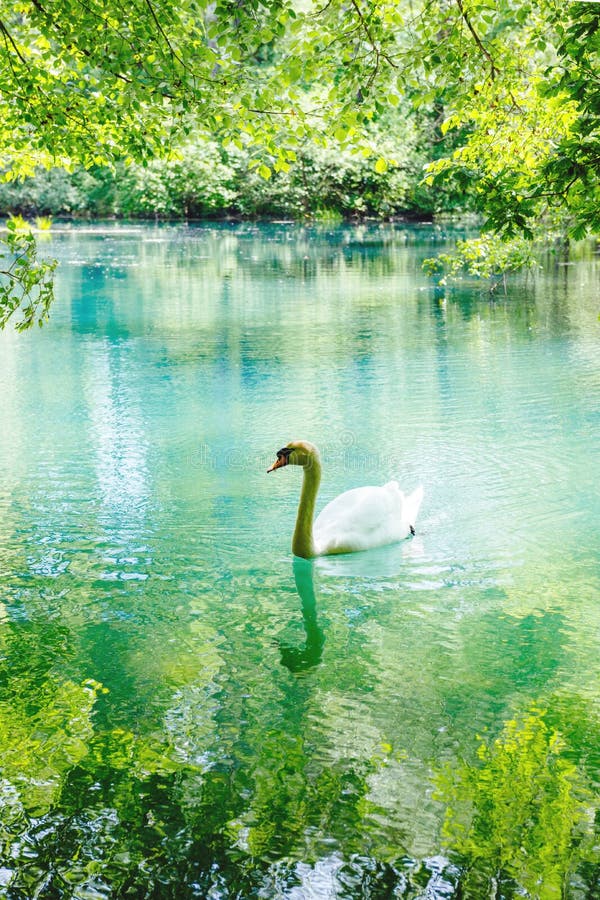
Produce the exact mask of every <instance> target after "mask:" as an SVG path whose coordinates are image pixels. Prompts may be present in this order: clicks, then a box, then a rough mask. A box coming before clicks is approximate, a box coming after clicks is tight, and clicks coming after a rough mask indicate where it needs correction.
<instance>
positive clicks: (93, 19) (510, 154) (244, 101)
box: [0, 0, 600, 320]
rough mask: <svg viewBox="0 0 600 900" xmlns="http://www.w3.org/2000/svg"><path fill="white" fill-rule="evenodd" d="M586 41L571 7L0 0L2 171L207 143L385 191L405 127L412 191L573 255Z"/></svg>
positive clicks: (590, 131) (592, 120) (351, 0)
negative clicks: (412, 144)
mask: <svg viewBox="0 0 600 900" xmlns="http://www.w3.org/2000/svg"><path fill="white" fill-rule="evenodd" d="M599 26H600V5H599V4H598V3H594V2H579V0H574V2H571V3H569V4H567V6H566V7H565V5H564V4H559V3H558V2H557V0H539V2H533V0H525V2H521V0H502V2H500V3H496V4H490V3H489V2H488V0H442V2H440V3H431V2H430V0H419V2H413V0H400V2H397V0H369V2H365V0H329V2H327V0H315V2H312V0H307V2H299V0H262V2H261V0H249V2H243V3H240V2H236V0H217V2H216V3H215V2H208V0H178V2H174V0H133V2H132V3H129V4H127V5H123V4H122V3H120V2H117V0H102V2H100V0H53V2H52V3H51V4H50V3H49V2H47V0H20V2H17V3H9V2H8V0H0V121H1V122H2V125H1V126H0V157H1V163H0V165H1V167H2V171H3V177H4V179H14V178H20V177H24V176H27V175H28V174H31V173H32V172H33V171H34V170H35V169H36V167H39V166H40V165H41V166H56V165H61V166H64V167H67V168H68V167H72V166H73V165H75V164H83V165H85V166H90V165H94V164H106V163H114V162H116V161H118V160H121V161H122V160H125V161H127V160H132V161H133V160H135V161H138V162H139V161H142V162H143V161H145V160H148V159H151V158H153V157H156V156H164V155H165V154H168V153H172V152H175V151H176V149H177V146H178V144H179V143H180V142H181V141H182V139H184V138H185V137H186V136H187V135H189V134H190V133H193V134H196V135H197V134H202V133H204V134H210V135H212V136H218V137H219V139H220V140H222V141H224V142H231V143H232V144H234V145H237V146H238V147H240V148H244V149H245V150H246V151H249V152H250V156H251V161H250V165H251V166H254V167H256V169H257V171H258V172H259V174H260V175H261V176H262V177H263V178H265V179H269V178H271V176H272V175H273V173H278V172H282V171H283V172H287V171H288V170H289V168H290V167H291V166H293V165H294V163H295V160H296V158H297V153H298V149H299V148H301V147H303V146H305V145H306V144H307V142H311V143H316V144H325V143H326V142H327V140H328V139H334V140H335V141H337V142H338V143H340V144H341V145H342V146H343V147H344V146H346V147H351V148H353V149H354V150H355V151H356V152H357V153H362V154H363V155H364V156H365V157H366V158H368V159H370V160H371V161H372V164H373V167H374V168H375V170H376V171H378V172H383V171H385V170H386V169H387V168H388V167H390V166H392V167H393V166H396V165H398V164H401V162H402V160H398V159H396V158H395V157H394V154H393V153H390V151H389V147H386V148H382V147H381V146H379V143H378V142H379V139H380V137H381V134H382V131H381V130H379V132H377V131H373V129H372V127H371V126H372V124H373V123H374V122H377V120H379V119H381V117H382V116H389V115H397V116H404V117H406V116H409V115H415V116H419V117H421V120H422V121H424V122H425V123H426V124H427V127H428V128H429V130H430V132H431V134H432V136H433V141H434V144H435V146H436V151H435V153H434V154H433V156H434V157H435V158H432V160H431V162H430V164H429V166H428V167H427V171H426V172H425V173H424V175H425V177H426V178H427V179H429V180H430V181H437V180H441V179H445V178H448V177H449V176H450V177H452V178H454V179H456V180H457V182H458V183H459V184H462V185H463V186H465V187H469V189H470V190H471V191H472V193H473V195H474V198H475V205H476V206H477V208H478V209H479V210H480V211H481V212H482V213H483V214H484V215H485V217H486V220H487V221H486V225H487V227H489V228H491V229H492V230H494V231H495V232H497V233H498V234H500V235H502V236H512V235H514V234H517V233H523V234H524V235H525V236H527V237H530V236H532V235H533V233H534V231H535V226H536V223H539V221H540V219H541V218H542V217H546V218H548V220H552V221H556V220H559V222H560V224H561V226H563V227H564V228H566V229H567V230H569V231H570V233H571V234H572V235H574V236H576V237H580V236H583V235H584V234H585V233H586V232H588V231H592V232H597V231H600V212H599V210H600V205H599V204H598V180H599V177H600V129H599V125H598V123H599V112H600V91H599V90H598V84H599V78H600V64H599V59H600V57H599V55H598V49H599V48H600V30H599ZM12 249H13V251H14V250H15V248H14V247H13V248H12ZM23 258H25V259H28V258H29V257H28V254H27V253H25V255H24V257H23ZM2 268H3V269H4V273H5V275H6V274H8V278H9V281H11V280H12V281H13V282H14V281H15V272H14V270H11V269H10V268H8V267H6V266H3V267H2ZM17 280H18V279H17ZM33 318H35V316H34V317H32V320H33Z"/></svg>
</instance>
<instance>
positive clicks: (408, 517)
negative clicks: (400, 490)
mask: <svg viewBox="0 0 600 900" xmlns="http://www.w3.org/2000/svg"><path fill="white" fill-rule="evenodd" d="M422 501H423V486H422V485H419V487H418V488H415V490H414V491H413V492H412V494H409V495H408V497H404V504H403V506H402V519H403V521H404V522H408V524H409V525H413V526H414V524H415V522H416V521H417V516H418V515H419V509H420V508H421V503H422Z"/></svg>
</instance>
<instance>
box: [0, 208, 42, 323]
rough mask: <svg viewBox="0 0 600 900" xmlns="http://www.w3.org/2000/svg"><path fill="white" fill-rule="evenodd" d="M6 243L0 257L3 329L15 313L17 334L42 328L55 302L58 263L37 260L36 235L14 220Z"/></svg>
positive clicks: (0, 294) (0, 304)
mask: <svg viewBox="0 0 600 900" xmlns="http://www.w3.org/2000/svg"><path fill="white" fill-rule="evenodd" d="M4 243H5V246H6V248H7V250H8V253H6V252H5V253H2V254H0V265H1V266H2V268H0V328H4V326H5V325H6V323H7V322H8V321H9V319H11V318H12V317H13V316H15V315H16V314H20V318H18V319H17V321H16V322H15V328H16V329H17V331H23V330H25V329H26V328H30V327H31V325H33V324H34V323H36V322H37V324H38V325H42V324H43V322H44V321H45V320H46V319H47V318H48V312H49V309H50V304H51V303H52V300H53V299H54V282H53V274H54V270H55V268H56V262H55V261H53V260H50V261H48V260H38V257H37V245H36V240H35V237H34V235H33V233H32V232H31V230H28V229H26V228H23V226H22V224H21V223H20V222H18V221H15V219H9V221H8V222H7V225H6V237H5V239H4ZM4 260H6V262H3V261H4Z"/></svg>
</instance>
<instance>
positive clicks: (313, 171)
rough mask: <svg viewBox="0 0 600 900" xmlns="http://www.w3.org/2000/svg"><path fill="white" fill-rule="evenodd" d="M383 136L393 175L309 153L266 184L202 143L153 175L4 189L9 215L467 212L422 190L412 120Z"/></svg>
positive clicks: (340, 150)
mask: <svg viewBox="0 0 600 900" xmlns="http://www.w3.org/2000/svg"><path fill="white" fill-rule="evenodd" d="M377 128H378V133H377V134H376V135H374V137H375V138H376V142H377V146H378V150H379V152H383V153H384V154H385V155H386V156H387V158H389V159H390V160H392V163H391V164H390V165H389V166H388V168H387V169H386V170H385V171H377V170H376V167H375V165H374V158H372V157H367V158H365V157H364V156H363V155H358V154H356V153H353V152H352V149H351V148H349V147H342V146H340V145H339V144H337V145H336V144H335V143H333V144H331V145H330V146H328V147H327V148H322V147H316V146H314V145H310V146H307V147H306V148H305V149H303V150H302V151H300V152H299V153H298V155H297V162H296V164H295V165H293V166H292V167H291V168H290V170H289V171H288V172H283V171H281V172H275V171H273V172H272V174H271V177H270V178H268V179H265V178H264V177H262V176H261V175H260V174H259V172H258V171H257V169H255V168H252V167H251V165H250V162H251V157H250V153H249V152H248V151H245V150H240V149H238V148H237V147H228V148H227V149H225V148H224V147H222V146H220V145H219V144H218V143H216V142H215V141H211V140H198V141H196V142H190V143H189V144H187V145H186V146H184V147H183V148H181V149H180V150H178V151H177V153H176V154H175V153H174V154H173V155H172V156H171V157H170V158H166V159H160V160H154V161H153V162H151V163H150V164H149V165H147V166H141V165H130V166H125V165H124V164H120V165H118V166H116V167H115V168H114V169H112V170H111V169H107V168H94V169H89V170H85V169H77V170H75V171H74V172H72V173H68V172H66V171H64V170H62V169H52V170H50V171H45V170H39V172H38V173H37V174H36V175H35V177H33V178H28V179H26V180H25V181H23V182H20V183H14V182H13V183H8V184H0V214H5V215H6V214H15V213H19V214H21V215H24V216H32V215H55V216H56V215H74V216H87V217H94V218H102V217H108V216H118V217H122V218H128V219H132V218H143V219H148V218H160V219H198V218H205V217H210V216H223V215H233V216H244V217H264V216H270V217H274V216H285V217H293V218H303V217H307V216H308V217H313V216H317V217H319V216H329V215H332V214H333V215H339V216H343V217H345V218H361V217H365V216H376V217H388V216H394V215H401V214H407V213H408V214H414V215H417V216H418V215H429V214H431V213H435V212H438V211H441V210H444V209H448V208H451V207H456V206H457V205H458V206H460V205H461V204H462V205H463V206H464V197H463V198H461V197H460V196H459V197H458V198H457V196H455V195H454V194H456V190H454V194H453V193H452V190H451V189H450V188H449V189H448V190H447V191H446V192H445V193H443V192H440V190H439V188H438V189H436V190H435V191H434V190H432V189H431V188H430V187H428V186H427V185H424V184H423V180H422V174H423V167H424V165H425V163H426V162H427V160H428V159H429V158H431V147H430V141H429V138H426V139H424V132H423V130H419V129H418V128H417V127H416V126H415V122H414V120H413V119H409V118H402V117H400V116H398V117H397V118H396V119H395V120H394V121H393V122H391V123H389V125H388V126H387V127H386V126H385V125H383V124H381V123H380V124H379V125H378V126H377Z"/></svg>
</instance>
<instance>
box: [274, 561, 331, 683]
mask: <svg viewBox="0 0 600 900" xmlns="http://www.w3.org/2000/svg"><path fill="white" fill-rule="evenodd" d="M293 567H294V581H295V582H296V590H297V591H298V593H299V595H300V600H301V601H302V620H303V624H304V631H305V633H306V641H305V643H304V647H291V646H290V645H289V644H286V643H284V642H280V644H279V651H280V653H281V664H282V665H283V666H285V667H286V669H289V670H290V672H294V673H298V672H306V671H307V670H308V669H312V668H313V667H314V666H318V665H319V663H320V662H321V657H322V655H323V647H324V645H325V635H324V634H323V629H322V628H319V622H318V619H317V599H316V596H315V587H314V560H312V559H300V558H298V557H294V563H293Z"/></svg>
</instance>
